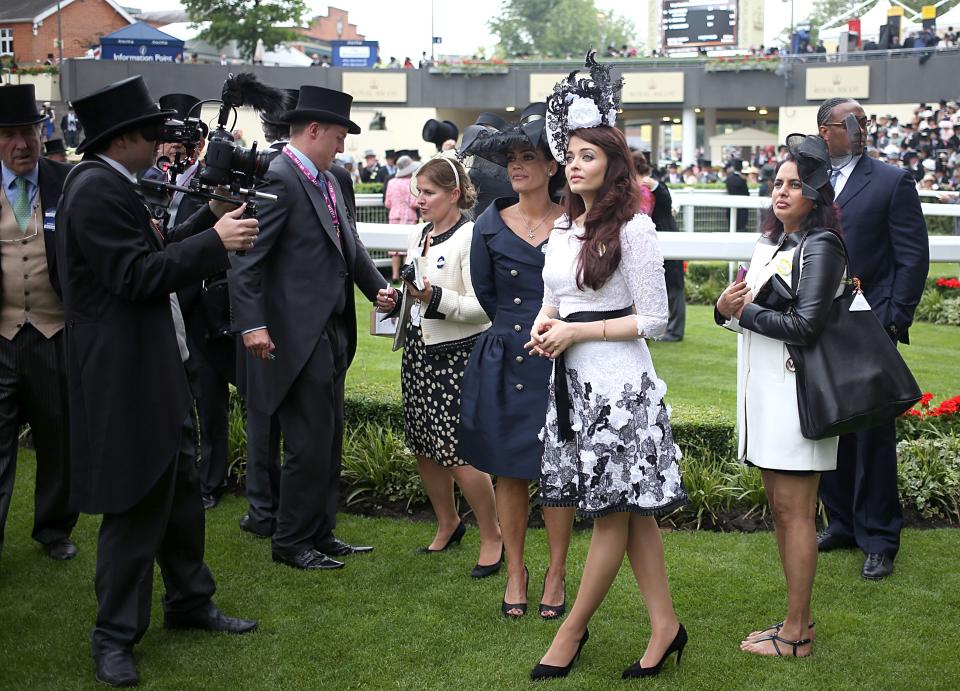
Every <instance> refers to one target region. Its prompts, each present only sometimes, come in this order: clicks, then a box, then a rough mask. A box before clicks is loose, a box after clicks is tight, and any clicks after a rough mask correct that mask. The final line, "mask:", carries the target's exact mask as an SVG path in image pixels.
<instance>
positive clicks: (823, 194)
mask: <svg viewBox="0 0 960 691" xmlns="http://www.w3.org/2000/svg"><path fill="white" fill-rule="evenodd" d="M786 144H787V148H788V149H790V154H791V155H792V156H793V157H794V159H796V162H797V174H798V175H799V176H800V182H801V184H802V185H803V196H804V197H806V198H807V199H812V200H813V201H825V202H827V203H828V204H829V203H832V202H833V198H834V192H833V185H831V184H830V150H829V149H828V148H827V143H826V142H825V141H824V140H823V138H822V137H820V136H819V135H816V134H790V135H787V140H786Z"/></svg>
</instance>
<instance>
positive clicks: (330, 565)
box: [273, 549, 344, 571]
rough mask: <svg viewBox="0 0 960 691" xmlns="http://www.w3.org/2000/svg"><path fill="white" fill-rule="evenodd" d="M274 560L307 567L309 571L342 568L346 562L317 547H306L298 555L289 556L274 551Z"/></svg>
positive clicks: (296, 567)
mask: <svg viewBox="0 0 960 691" xmlns="http://www.w3.org/2000/svg"><path fill="white" fill-rule="evenodd" d="M273 560H274V561H275V562H277V563H278V564H286V565H287V566H292V567H293V568H295V569H305V570H307V571H316V570H319V569H342V568H343V567H344V563H343V562H342V561H337V560H336V559H333V558H331V557H328V556H327V555H326V554H324V553H323V552H318V551H317V550H315V549H305V550H303V551H302V552H300V553H299V554H297V555H296V556H293V557H288V556H287V555H285V554H280V553H279V552H274V553H273Z"/></svg>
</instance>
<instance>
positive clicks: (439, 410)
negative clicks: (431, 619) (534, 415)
mask: <svg viewBox="0 0 960 691" xmlns="http://www.w3.org/2000/svg"><path fill="white" fill-rule="evenodd" d="M415 184H416V188H415V191H416V196H417V205H418V207H419V209H420V215H421V217H422V218H423V219H424V220H425V221H427V225H426V226H425V227H417V228H416V229H415V230H414V231H413V232H412V233H411V234H410V237H409V241H408V243H407V245H408V248H407V257H408V259H409V260H410V261H411V264H408V266H407V267H406V271H405V272H402V273H401V276H402V277H403V279H404V296H403V302H404V304H403V305H402V309H403V310H404V311H406V309H407V308H408V307H409V310H410V318H409V319H408V320H407V321H406V325H405V326H404V327H403V328H405V329H406V331H405V333H403V334H402V337H403V341H404V351H403V363H402V366H401V370H400V372H401V375H400V382H401V390H402V393H403V418H404V423H403V427H404V434H405V437H406V441H407V446H408V447H409V448H410V450H411V451H412V452H413V453H414V454H415V455H416V457H417V469H418V470H419V472H420V478H421V479H422V480H423V486H424V488H425V490H426V492H427V496H428V497H429V498H430V504H431V505H432V506H433V510H434V513H435V514H436V516H437V532H436V535H435V536H434V538H433V541H432V542H431V543H430V545H429V546H427V547H422V548H420V550H419V551H420V552H421V553H425V554H429V553H435V552H442V551H444V550H446V549H447V548H448V547H450V546H451V545H454V544H459V542H460V540H461V539H462V538H463V535H464V533H465V532H466V526H465V525H464V524H463V522H462V521H461V519H460V516H459V515H458V514H457V508H456V503H455V501H454V495H453V483H454V482H456V483H457V484H458V485H459V486H460V489H461V491H462V492H463V495H464V497H465V498H466V500H467V502H469V504H470V506H471V507H472V509H473V512H474V515H475V516H476V518H477V523H478V525H479V528H480V557H479V559H478V561H477V565H476V566H475V567H474V569H473V571H472V575H473V576H474V577H475V578H483V577H485V576H490V575H493V574H494V573H496V572H497V571H499V570H500V565H501V563H502V561H503V541H502V540H501V537H500V528H499V526H498V525H497V507H496V499H495V497H494V493H493V483H492V482H491V481H490V476H489V475H487V474H486V473H482V472H480V471H479V470H477V469H476V468H474V467H473V466H471V465H469V464H468V463H467V462H466V461H465V460H463V459H462V458H461V457H460V455H459V454H458V453H457V439H456V432H457V428H458V427H459V423H460V386H461V384H462V382H463V373H464V370H465V369H466V366H467V359H468V358H469V357H470V351H471V350H472V349H473V344H474V343H475V342H476V340H477V336H479V335H480V333H481V332H482V331H483V330H484V329H486V328H488V327H489V326H490V320H489V318H488V317H487V313H486V312H484V310H483V307H481V306H480V302H479V300H477V297H476V295H475V293H474V290H473V285H472V284H471V282H470V241H471V239H472V238H473V222H471V221H470V220H469V219H468V218H467V217H466V216H464V215H463V212H464V211H466V210H467V209H470V208H471V207H472V206H473V204H474V202H475V201H476V192H475V190H474V188H473V186H472V185H471V184H470V178H469V177H467V174H466V171H464V169H463V166H461V165H460V163H459V162H458V161H457V160H456V159H452V158H448V157H445V156H438V157H435V158H433V159H431V160H429V161H427V162H426V163H425V164H424V165H423V166H422V167H421V168H420V169H419V170H418V171H417V174H416V178H415ZM414 267H418V268H419V269H420V271H419V272H417V273H419V274H420V275H419V276H417V273H415V268H414ZM417 279H420V281H419V282H420V283H421V285H422V286H423V288H422V289H421V288H417V286H416V283H417V282H418V281H417ZM411 301H412V304H409V305H408V304H407V303H410V302H411Z"/></svg>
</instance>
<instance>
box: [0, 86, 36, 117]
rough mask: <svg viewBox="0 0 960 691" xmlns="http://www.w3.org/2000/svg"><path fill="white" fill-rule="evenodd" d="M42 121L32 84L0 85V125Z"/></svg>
mask: <svg viewBox="0 0 960 691" xmlns="http://www.w3.org/2000/svg"><path fill="white" fill-rule="evenodd" d="M42 121H43V113H41V112H40V109H39V108H37V99H36V93H35V92H34V89H33V84H16V85H14V86H0V127H19V126H20V125H35V124H37V123H38V122H42Z"/></svg>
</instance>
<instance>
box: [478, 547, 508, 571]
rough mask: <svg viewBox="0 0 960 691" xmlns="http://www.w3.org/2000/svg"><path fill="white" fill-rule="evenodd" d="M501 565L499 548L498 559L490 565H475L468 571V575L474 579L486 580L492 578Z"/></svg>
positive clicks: (501, 552)
mask: <svg viewBox="0 0 960 691" xmlns="http://www.w3.org/2000/svg"><path fill="white" fill-rule="evenodd" d="M502 565H503V547H501V548H500V558H499V559H497V560H496V561H495V562H493V563H492V564H477V565H476V566H474V567H473V569H472V570H471V571H470V575H471V576H473V577H474V578H486V577H487V576H492V575H493V574H495V573H497V572H498V571H499V570H500V567H501V566H502Z"/></svg>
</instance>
